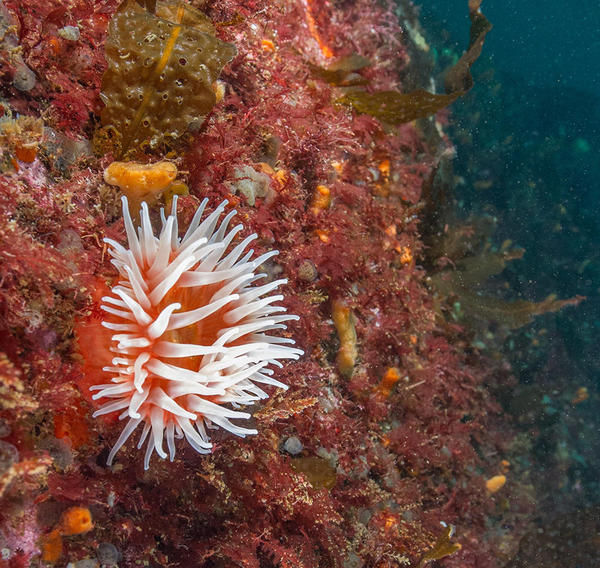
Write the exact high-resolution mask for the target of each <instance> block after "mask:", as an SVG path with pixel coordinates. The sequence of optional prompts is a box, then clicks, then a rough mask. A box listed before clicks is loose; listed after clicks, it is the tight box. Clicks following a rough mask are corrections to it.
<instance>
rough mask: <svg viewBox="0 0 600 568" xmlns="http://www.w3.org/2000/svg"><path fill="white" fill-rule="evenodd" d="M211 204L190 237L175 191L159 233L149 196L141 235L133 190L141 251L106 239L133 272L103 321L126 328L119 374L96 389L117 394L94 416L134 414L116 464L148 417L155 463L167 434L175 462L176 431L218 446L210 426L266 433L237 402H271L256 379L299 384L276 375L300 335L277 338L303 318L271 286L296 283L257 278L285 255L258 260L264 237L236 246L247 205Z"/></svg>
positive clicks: (117, 349) (206, 447)
mask: <svg viewBox="0 0 600 568" xmlns="http://www.w3.org/2000/svg"><path fill="white" fill-rule="evenodd" d="M207 201H208V200H207V199H205V200H204V201H203V202H202V204H201V206H200V207H199V209H198V211H197V212H196V214H195V216H194V218H193V220H192V222H191V223H190V226H189V228H188V230H187V232H186V233H185V235H184V236H183V238H179V236H178V234H179V232H178V224H177V215H176V206H177V200H176V198H175V199H174V201H173V206H172V211H171V214H170V215H169V216H168V217H167V218H165V216H164V213H163V215H162V229H161V231H160V235H159V236H158V237H156V236H155V235H154V232H153V229H152V226H151V223H150V215H149V212H148V206H147V204H146V203H142V210H141V211H140V218H141V226H140V227H139V229H138V231H137V232H136V230H135V228H134V226H133V222H132V220H131V217H130V215H129V209H128V206H127V198H126V197H123V215H124V219H125V229H126V232H127V237H128V240H129V250H127V249H125V248H124V247H123V246H121V245H120V244H119V243H117V242H115V241H112V240H110V239H106V242H107V243H108V244H109V245H110V247H111V250H110V254H111V256H112V257H113V259H112V263H113V264H114V265H115V266H116V268H117V269H118V271H119V274H120V276H121V281H120V282H119V284H118V285H117V286H115V287H114V288H113V289H112V294H111V295H110V296H106V297H104V298H103V302H104V303H103V305H102V308H103V310H104V311H105V312H106V313H107V318H106V320H105V321H104V322H103V325H104V326H105V327H106V328H108V329H109V330H112V331H114V332H115V333H114V335H113V336H112V341H113V347H112V351H113V352H114V353H115V354H116V355H117V356H116V357H115V358H114V359H113V360H112V366H109V367H106V368H105V369H104V370H105V371H107V372H109V373H111V374H112V375H113V377H112V379H111V383H109V384H102V385H96V386H93V387H92V390H97V391H98V392H97V393H96V394H95V395H94V397H93V398H94V399H98V398H108V399H110V400H109V402H107V403H105V404H104V405H103V406H101V407H100V408H99V409H98V410H97V411H96V413H95V414H94V416H100V415H103V414H109V413H111V412H115V411H122V414H121V415H120V416H119V418H120V419H121V420H122V419H125V418H128V422H127V424H126V426H125V428H124V429H123V431H122V432H121V435H120V436H119V438H118V440H117V441H116V443H115V445H114V447H113V448H112V450H111V452H110V455H109V457H108V463H109V464H111V463H112V461H113V459H114V456H115V454H116V453H117V451H118V450H119V449H120V448H121V447H122V446H123V444H124V443H125V441H126V440H127V439H128V438H129V436H131V434H132V433H133V431H134V430H135V429H136V428H137V427H138V426H139V425H141V424H143V431H142V435H141V439H140V442H139V443H138V448H140V447H141V446H142V445H143V444H144V442H145V441H146V439H147V438H148V434H150V433H151V435H150V437H149V440H148V443H147V447H146V454H145V458H144V465H145V467H146V468H148V465H149V462H150V457H151V456H152V454H153V452H154V451H156V453H157V454H158V455H159V456H160V457H161V458H166V457H167V453H166V452H165V450H164V449H163V438H166V441H167V447H168V450H169V457H170V459H171V461H172V460H173V458H174V456H175V438H176V437H177V438H182V437H185V438H186V439H187V441H188V442H189V444H190V445H191V446H192V447H193V448H194V449H195V450H196V451H197V452H199V453H208V452H209V451H210V449H211V447H212V444H211V443H210V441H209V436H208V433H207V429H211V428H215V427H218V426H220V427H221V428H223V429H225V430H228V431H230V432H232V433H233V434H236V435H238V436H241V437H244V436H246V435H248V434H256V433H257V431H256V430H255V429H251V428H243V427H241V426H238V425H236V424H233V423H232V422H231V421H230V418H238V419H244V418H249V417H250V414H249V413H247V412H242V411H240V410H234V409H232V408H229V407H228V406H226V405H229V404H230V405H231V406H232V407H233V408H238V407H239V406H240V405H247V404H253V403H254V402H255V401H256V400H260V399H264V398H267V397H268V395H267V393H266V392H265V391H263V390H262V389H261V388H259V387H258V386H257V384H256V383H264V384H269V385H273V386H276V387H279V388H284V389H285V388H287V386H286V385H284V384H283V383H281V382H279V381H277V380H275V379H274V378H272V376H271V375H272V373H273V371H272V370H271V369H269V365H271V364H273V365H280V363H279V360H280V359H297V358H298V357H299V356H300V355H301V354H302V351H301V350H300V349H296V348H294V347H291V346H290V345H289V344H293V343H294V341H293V340H292V339H288V338H285V337H276V336H271V335H268V334H267V332H268V331H271V330H275V329H285V325H284V323H283V322H285V321H289V320H292V319H297V316H293V315H289V314H283V313H281V312H285V311H286V310H285V308H284V307H282V306H274V305H272V304H273V303H275V302H278V301H279V300H282V299H283V296H282V295H270V293H271V292H272V291H273V290H275V289H276V288H278V287H279V286H280V285H281V284H284V283H285V282H286V280H285V279H281V280H276V281H274V282H271V283H268V284H263V285H261V286H252V284H253V283H254V282H256V281H257V280H260V279H262V278H263V277H264V276H265V274H255V273H254V271H255V270H256V269H257V268H258V267H259V266H260V265H261V264H262V263H263V262H265V261H267V260H268V259H270V258H272V257H273V256H275V255H276V254H277V253H278V252H277V251H270V252H267V253H264V254H262V255H260V256H258V257H257V258H255V259H254V260H251V257H252V252H253V251H252V250H250V251H248V252H244V251H245V250H246V248H247V247H248V245H249V244H250V242H251V241H252V240H254V239H255V238H256V235H255V234H253V235H250V236H248V237H246V238H245V239H243V240H242V241H241V242H239V243H238V244H236V245H233V244H232V243H233V241H234V238H235V237H236V235H237V234H238V233H239V232H240V231H241V230H242V225H237V226H235V227H234V228H233V229H230V230H228V226H229V223H230V221H231V219H232V218H233V216H234V215H235V211H231V212H229V213H228V214H227V215H226V216H225V217H224V219H223V220H222V221H221V222H220V224H218V223H219V218H220V217H221V215H222V213H223V212H224V210H225V207H226V205H227V201H224V202H223V203H221V204H220V205H219V206H218V207H217V208H216V209H215V211H214V212H213V213H211V214H210V215H208V216H207V217H206V219H204V220H202V215H203V212H204V209H205V207H206V204H207ZM217 225H218V227H217ZM274 314H278V315H274Z"/></svg>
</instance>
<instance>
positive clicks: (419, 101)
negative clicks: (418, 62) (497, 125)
mask: <svg viewBox="0 0 600 568" xmlns="http://www.w3.org/2000/svg"><path fill="white" fill-rule="evenodd" d="M480 4H481V0H471V2H469V16H470V18H471V29H470V39H469V46H468V48H467V51H466V52H465V53H464V54H463V55H462V57H461V58H460V59H459V60H458V61H457V62H456V64H455V65H453V66H452V67H451V68H450V69H449V70H448V71H447V72H446V76H445V79H444V86H445V90H446V93H445V94H442V93H440V94H437V93H430V92H428V91H425V90H423V89H417V90H414V91H411V92H410V93H399V92H398V91H378V92H375V93H369V92H368V91H364V90H354V91H350V92H348V93H346V94H345V95H343V96H342V97H340V98H339V99H338V100H337V102H338V103H341V104H345V105H349V106H351V107H352V108H353V109H354V110H355V111H356V112H358V113H360V114H369V115H371V116H374V117H375V118H377V119H379V120H381V121H382V122H386V123H388V124H392V125H398V124H403V123H406V122H411V121H412V120H416V119H418V118H426V117H428V116H431V115H433V114H435V113H436V112H437V111H439V110H441V109H443V108H445V107H447V106H448V105H450V104H452V103H453V102H454V101H455V100H456V99H458V98H459V97H461V96H462V95H464V94H465V93H466V92H467V91H468V90H469V89H470V88H471V87H472V86H473V77H472V75H471V65H473V63H474V62H475V61H476V60H477V58H478V57H479V56H480V55H481V50H482V47H483V42H484V40H485V36H486V34H487V33H488V32H489V31H490V30H491V29H492V25H491V24H490V22H489V21H488V20H487V18H486V17H485V16H484V15H483V14H482V13H481V12H480V11H479V6H480Z"/></svg>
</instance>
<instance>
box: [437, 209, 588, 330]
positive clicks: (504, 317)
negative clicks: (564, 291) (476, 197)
mask: <svg viewBox="0 0 600 568" xmlns="http://www.w3.org/2000/svg"><path fill="white" fill-rule="evenodd" d="M475 224H476V225H478V226H479V231H476V230H475V229H474V227H473V226H471V225H463V226H459V227H458V228H456V229H454V230H453V231H450V232H448V233H447V238H446V239H444V240H443V241H442V244H441V245H440V251H443V253H444V256H443V259H445V262H448V261H450V263H451V264H452V266H453V268H452V269H444V270H441V271H440V272H438V273H436V274H433V275H432V276H431V282H432V284H433V286H434V288H435V289H436V290H437V291H438V292H439V293H440V294H442V295H443V296H446V297H454V298H456V299H457V301H458V302H459V304H460V309H461V311H462V312H464V313H465V314H466V315H468V316H478V317H480V318H484V319H486V320H491V321H494V322H498V323H501V324H503V325H505V326H507V327H508V328H509V329H518V328H520V327H523V326H524V325H527V324H528V323H530V322H531V321H532V320H533V318H534V317H535V316H538V315H541V314H545V313H549V312H556V311H559V310H561V309H563V308H564V307H567V306H576V305H577V304H579V303H580V302H581V301H582V300H583V299H584V297H583V296H575V297H573V298H568V299H566V300H559V299H557V297H556V295H554V294H550V295H549V296H547V297H546V298H545V299H544V300H542V301H540V302H532V301H528V300H506V299H503V298H499V297H496V296H493V295H489V294H485V293H481V288H482V287H483V286H484V284H485V283H486V281H487V280H488V279H489V278H491V277H492V276H496V275H498V274H500V273H501V272H502V271H503V270H504V269H505V267H506V265H507V263H508V262H510V261H512V260H515V259H520V258H522V257H523V255H524V253H525V251H524V250H523V249H520V248H511V247H512V243H511V241H510V240H506V241H504V242H503V243H502V245H501V246H500V248H499V249H498V250H493V249H492V247H491V244H490V242H485V243H484V244H483V246H482V247H481V250H479V251H478V252H475V249H476V248H477V242H478V241H481V240H482V232H483V231H485V232H486V233H487V232H489V231H491V230H492V228H493V225H492V224H491V223H486V218H480V219H478V220H476V221H475ZM488 236H489V235H488Z"/></svg>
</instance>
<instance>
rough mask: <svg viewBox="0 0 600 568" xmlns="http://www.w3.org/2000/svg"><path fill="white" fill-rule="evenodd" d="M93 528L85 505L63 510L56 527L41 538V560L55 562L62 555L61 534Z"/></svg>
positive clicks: (75, 533)
mask: <svg viewBox="0 0 600 568" xmlns="http://www.w3.org/2000/svg"><path fill="white" fill-rule="evenodd" d="M93 528H94V524H93V523H92V514H91V513H90V510H89V509H88V508H87V507H71V508H69V509H67V510H66V511H64V512H63V514H62V515H61V517H60V520H59V521H58V523H57V524H56V527H55V528H54V529H52V531H50V533H48V534H47V535H45V536H44V537H43V538H42V542H41V548H42V560H43V561H44V562H49V563H52V564H53V563H55V562H57V561H58V560H59V558H60V557H61V556H62V552H63V536H73V535H77V534H83V533H86V532H88V531H90V530H92V529H93Z"/></svg>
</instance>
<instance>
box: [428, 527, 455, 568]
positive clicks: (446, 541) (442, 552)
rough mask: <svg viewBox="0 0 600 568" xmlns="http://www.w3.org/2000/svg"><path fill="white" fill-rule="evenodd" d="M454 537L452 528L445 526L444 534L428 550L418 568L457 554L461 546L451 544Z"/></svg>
mask: <svg viewBox="0 0 600 568" xmlns="http://www.w3.org/2000/svg"><path fill="white" fill-rule="evenodd" d="M453 536H454V527H453V526H452V525H446V526H445V528H444V532H443V533H442V534H441V535H440V536H439V537H438V539H437V540H436V541H435V544H434V545H433V547H432V548H431V549H430V550H428V551H427V552H426V553H425V554H424V555H423V556H422V557H421V560H420V561H419V566H418V568H422V567H423V566H425V564H427V562H430V561H432V560H440V559H441V558H444V557H446V556H450V555H451V554H454V553H455V552H458V551H459V550H460V549H461V548H462V546H461V545H460V543H458V542H452V541H451V540H450V539H451V538H452V537H453Z"/></svg>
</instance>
